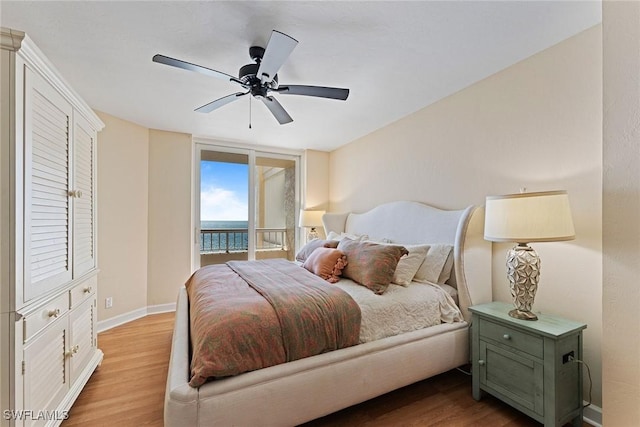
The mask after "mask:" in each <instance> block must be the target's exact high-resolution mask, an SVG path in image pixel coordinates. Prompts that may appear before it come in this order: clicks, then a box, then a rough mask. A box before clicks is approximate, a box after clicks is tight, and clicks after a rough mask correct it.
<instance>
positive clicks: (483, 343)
mask: <svg viewBox="0 0 640 427" xmlns="http://www.w3.org/2000/svg"><path fill="white" fill-rule="evenodd" d="M512 308H513V306H512V305H511V304H505V303H501V302H492V303H488V304H482V305H476V306H473V307H470V308H469V310H470V311H471V312H472V315H473V318H472V325H471V361H472V371H473V398H474V399H476V400H480V398H481V396H482V392H483V391H486V392H488V393H490V394H492V395H493V396H495V397H497V398H498V399H500V400H502V401H504V402H506V403H508V404H509V405H511V406H513V407H514V408H516V409H518V410H520V411H522V412H524V413H525V414H527V415H528V416H530V417H531V418H534V419H535V420H537V421H539V422H541V423H544V425H545V426H562V425H564V424H565V423H567V422H569V421H571V422H572V424H573V425H574V426H581V425H582V365H581V364H580V363H577V362H572V361H571V359H572V358H574V359H577V360H582V330H583V329H585V328H586V327H587V325H586V324H584V323H579V322H573V321H571V320H566V319H562V318H560V317H556V316H548V315H544V314H541V315H538V320H536V321H530V320H519V319H514V318H513V317H510V316H509V315H508V314H507V313H508V312H509V310H511V309H512Z"/></svg>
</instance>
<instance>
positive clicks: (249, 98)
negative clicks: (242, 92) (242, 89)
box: [249, 96, 253, 129]
mask: <svg viewBox="0 0 640 427" xmlns="http://www.w3.org/2000/svg"><path fill="white" fill-rule="evenodd" d="M251 98H253V97H252V96H250V97H249V129H251Z"/></svg>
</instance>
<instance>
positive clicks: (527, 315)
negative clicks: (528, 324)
mask: <svg viewBox="0 0 640 427" xmlns="http://www.w3.org/2000/svg"><path fill="white" fill-rule="evenodd" d="M509 316H511V317H515V318H516V319H522V320H538V316H536V315H535V314H534V313H533V312H531V311H521V310H518V309H517V308H514V309H513V310H511V311H510V312H509Z"/></svg>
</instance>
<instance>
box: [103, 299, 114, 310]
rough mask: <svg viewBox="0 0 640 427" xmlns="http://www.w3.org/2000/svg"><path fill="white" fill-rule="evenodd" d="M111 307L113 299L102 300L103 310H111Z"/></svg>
mask: <svg viewBox="0 0 640 427" xmlns="http://www.w3.org/2000/svg"><path fill="white" fill-rule="evenodd" d="M111 307H113V297H106V298H105V299H104V308H111Z"/></svg>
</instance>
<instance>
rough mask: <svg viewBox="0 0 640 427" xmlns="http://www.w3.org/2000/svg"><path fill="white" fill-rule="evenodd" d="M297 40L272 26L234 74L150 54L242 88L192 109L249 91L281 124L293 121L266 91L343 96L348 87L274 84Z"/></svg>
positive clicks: (227, 100) (208, 109) (208, 107)
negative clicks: (264, 42) (249, 61)
mask: <svg viewBox="0 0 640 427" xmlns="http://www.w3.org/2000/svg"><path fill="white" fill-rule="evenodd" d="M297 44H298V41H297V40H296V39H294V38H292V37H290V36H288V35H286V34H284V33H281V32H280V31H276V30H273V31H272V33H271V37H270V38H269V42H268V43H267V47H266V48H262V47H260V46H251V47H250V48H249V56H251V59H253V60H254V61H255V63H254V64H247V65H244V66H242V67H240V71H239V72H238V77H237V78H236V77H233V76H232V75H230V74H226V73H223V72H221V71H216V70H212V69H211V68H206V67H203V66H200V65H196V64H192V63H190V62H186V61H181V60H179V59H175V58H170V57H168V56H164V55H160V54H157V55H154V57H153V62H157V63H159V64H165V65H170V66H172V67H177V68H182V69H184V70H190V71H196V72H198V73H202V74H206V75H208V76H213V77H218V78H221V79H224V80H228V81H230V82H234V83H237V84H239V85H240V86H242V87H243V88H244V89H245V90H246V92H236V93H232V94H231V95H227V96H224V97H222V98H219V99H216V100H215V101H212V102H210V103H208V104H205V105H203V106H202V107H199V108H196V110H195V111H199V112H201V113H209V112H211V111H213V110H215V109H217V108H220V107H222V106H224V105H227V104H229V103H231V102H233V101H236V100H238V99H240V97H242V96H244V95H248V94H251V95H253V97H255V98H257V99H260V100H261V101H262V102H263V103H264V105H266V106H267V108H268V109H269V111H271V114H273V116H274V117H275V118H276V120H278V122H279V123H280V124H281V125H283V124H286V123H290V122H292V121H293V119H292V118H291V116H290V115H289V113H287V111H286V110H285V109H284V107H282V105H281V104H280V103H279V102H278V101H277V100H276V98H274V97H273V96H272V95H270V93H272V92H276V93H280V94H283V95H305V96H315V97H319V98H330V99H339V100H342V101H344V100H346V99H347V97H348V96H349V89H342V88H335V87H324V86H301V85H280V84H278V74H277V73H278V70H279V69H280V67H282V64H284V62H285V61H286V60H287V58H288V57H289V55H290V54H291V52H292V51H293V49H294V48H295V47H296V45H297Z"/></svg>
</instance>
